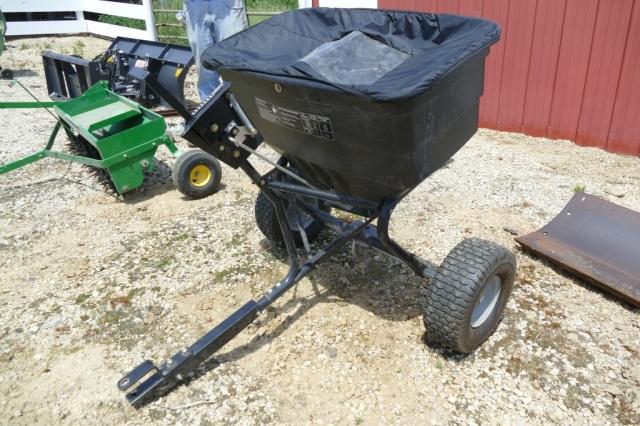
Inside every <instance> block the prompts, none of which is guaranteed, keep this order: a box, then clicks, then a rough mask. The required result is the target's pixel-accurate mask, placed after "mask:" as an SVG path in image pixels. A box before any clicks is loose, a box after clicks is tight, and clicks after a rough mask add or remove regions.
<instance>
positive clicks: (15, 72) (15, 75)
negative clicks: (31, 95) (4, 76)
mask: <svg viewBox="0 0 640 426" xmlns="http://www.w3.org/2000/svg"><path fill="white" fill-rule="evenodd" d="M9 68H10V69H11V70H12V71H13V78H21V77H37V76H38V75H40V74H38V73H37V72H35V71H32V70H17V69H14V68H11V67H9ZM32 87H33V86H32Z"/></svg>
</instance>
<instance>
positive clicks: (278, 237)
mask: <svg viewBox="0 0 640 426" xmlns="http://www.w3.org/2000/svg"><path fill="white" fill-rule="evenodd" d="M321 208H322V207H321ZM324 210H327V209H324ZM255 215H256V223H257V224H258V228H259V229H260V232H262V234H263V235H264V236H265V237H267V239H268V240H270V241H273V242H275V243H278V244H284V238H283V237H282V231H281V230H280V223H279V222H278V216H277V215H276V208H275V206H274V205H273V203H272V202H271V200H270V199H269V197H267V196H266V195H265V194H264V192H260V193H259V194H258V198H257V199H256V207H255ZM323 227H324V224H323V223H322V222H321V221H319V220H314V221H313V222H311V223H310V224H309V225H308V226H306V227H305V229H304V230H305V232H306V234H307V239H308V240H309V242H311V241H313V240H314V239H315V238H316V237H317V236H318V234H319V233H320V231H322V228H323ZM293 239H294V241H295V243H296V246H298V247H300V246H302V237H301V236H300V232H298V231H293Z"/></svg>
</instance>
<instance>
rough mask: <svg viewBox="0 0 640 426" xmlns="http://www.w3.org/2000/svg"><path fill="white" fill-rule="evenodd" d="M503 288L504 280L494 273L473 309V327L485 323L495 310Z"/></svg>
mask: <svg viewBox="0 0 640 426" xmlns="http://www.w3.org/2000/svg"><path fill="white" fill-rule="evenodd" d="M501 290H502V280H501V279H500V277H499V276H497V275H494V276H492V277H491V278H489V280H488V281H487V284H486V285H485V286H484V288H483V289H482V291H481V293H480V297H478V300H477V302H476V304H475V305H474V307H473V311H471V327H472V328H478V327H480V326H481V325H482V324H484V323H485V322H486V321H487V319H489V317H490V316H491V314H492V313H493V311H495V309H496V306H497V304H498V299H499V298H500V291H501Z"/></svg>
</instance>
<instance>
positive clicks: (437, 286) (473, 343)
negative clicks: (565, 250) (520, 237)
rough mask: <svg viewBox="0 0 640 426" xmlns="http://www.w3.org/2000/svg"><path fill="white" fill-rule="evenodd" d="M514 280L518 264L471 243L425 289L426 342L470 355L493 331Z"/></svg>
mask: <svg viewBox="0 0 640 426" xmlns="http://www.w3.org/2000/svg"><path fill="white" fill-rule="evenodd" d="M515 275H516V259H515V257H514V256H513V254H512V253H511V252H510V251H509V250H507V249H506V248H505V247H503V246H501V245H498V244H495V243H492V242H489V241H485V240H481V239H478V238H470V239H467V240H464V241H462V242H460V243H459V244H458V245H457V246H456V247H454V249H453V250H451V252H450V253H449V254H448V255H447V257H446V258H445V259H444V261H443V262H442V264H441V265H440V268H438V271H437V273H436V275H435V277H434V278H433V279H432V282H431V283H430V284H429V285H428V286H427V288H426V303H425V311H424V323H425V326H426V327H427V340H428V341H429V342H430V343H432V344H434V345H436V346H440V347H442V348H444V349H448V350H452V351H455V352H460V353H471V352H473V351H474V350H475V349H477V348H478V347H479V346H480V345H481V344H482V343H483V342H484V341H485V340H487V339H488V338H489V336H490V335H491V334H492V333H493V332H494V331H495V329H496V327H497V326H498V323H499V322H500V319H501V318H502V314H503V312H504V309H505V307H506V305H507V301H508V299H509V295H510V294H511V290H512V288H513V282H514V279H515Z"/></svg>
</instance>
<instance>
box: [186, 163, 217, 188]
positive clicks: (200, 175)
mask: <svg viewBox="0 0 640 426" xmlns="http://www.w3.org/2000/svg"><path fill="white" fill-rule="evenodd" d="M212 175H213V173H211V169H210V168H209V167H207V166H205V165H204V164H198V165H197V166H195V167H194V168H193V169H191V171H190V172H189V180H190V181H191V184H192V185H193V186H197V187H198V188H200V187H203V186H205V185H206V184H208V183H209V182H211V176H212Z"/></svg>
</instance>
